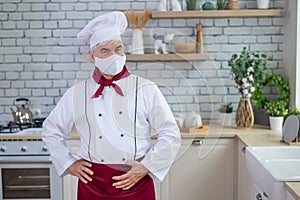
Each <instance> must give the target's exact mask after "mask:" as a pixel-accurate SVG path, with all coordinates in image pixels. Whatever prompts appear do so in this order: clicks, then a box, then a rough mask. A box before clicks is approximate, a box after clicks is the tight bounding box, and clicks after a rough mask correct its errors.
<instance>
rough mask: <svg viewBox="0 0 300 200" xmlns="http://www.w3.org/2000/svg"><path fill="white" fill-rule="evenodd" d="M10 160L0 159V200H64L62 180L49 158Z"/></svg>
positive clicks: (36, 157) (35, 157) (12, 158)
mask: <svg viewBox="0 0 300 200" xmlns="http://www.w3.org/2000/svg"><path fill="white" fill-rule="evenodd" d="M26 157H27V156H26ZM10 158H11V159H8V158H7V157H6V158H5V159H3V157H1V158H0V182H1V191H0V199H3V200H7V199H9V200H13V199H14V200H21V199H22V200H25V199H26V200H50V199H53V200H62V196H63V195H62V178H60V177H59V176H58V175H57V173H56V171H55V169H54V167H53V165H52V163H51V162H50V161H49V157H48V158H45V156H41V157H39V156H34V158H29V157H28V158H26V160H25V159H24V157H21V158H17V157H11V156H10ZM20 159H21V160H23V161H21V160H20Z"/></svg>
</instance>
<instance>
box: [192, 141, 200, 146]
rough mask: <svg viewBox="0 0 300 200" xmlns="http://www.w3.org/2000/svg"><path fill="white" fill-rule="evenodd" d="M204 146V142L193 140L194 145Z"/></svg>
mask: <svg viewBox="0 0 300 200" xmlns="http://www.w3.org/2000/svg"><path fill="white" fill-rule="evenodd" d="M201 144H203V140H193V142H192V145H201Z"/></svg>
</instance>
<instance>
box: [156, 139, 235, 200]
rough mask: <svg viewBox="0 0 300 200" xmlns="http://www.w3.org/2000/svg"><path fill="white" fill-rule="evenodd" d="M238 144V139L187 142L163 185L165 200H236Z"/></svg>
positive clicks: (184, 143) (187, 140)
mask: <svg viewBox="0 0 300 200" xmlns="http://www.w3.org/2000/svg"><path fill="white" fill-rule="evenodd" d="M202 142H203V143H202ZM234 143H235V140H234V139H212V138H211V139H202V140H190V139H183V141H182V146H181V149H180V151H179V154H178V156H177V159H176V160H175V162H174V164H173V166H172V168H171V170H170V172H169V174H168V176H167V177H166V181H165V182H164V183H163V184H165V190H164V191H163V192H165V193H164V194H163V196H162V199H164V200H182V199H188V200H220V199H222V200H234V199H235V197H234V196H235V195H234V194H235V189H234V171H235V167H234V166H235V163H234V157H235V147H234V146H235V145H234Z"/></svg>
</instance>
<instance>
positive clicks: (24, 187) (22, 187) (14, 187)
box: [5, 185, 50, 190]
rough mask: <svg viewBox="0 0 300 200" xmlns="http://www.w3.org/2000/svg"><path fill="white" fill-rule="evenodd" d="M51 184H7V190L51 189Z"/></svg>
mask: <svg viewBox="0 0 300 200" xmlns="http://www.w3.org/2000/svg"><path fill="white" fill-rule="evenodd" d="M49 188H50V185H7V186H5V189H6V190H49Z"/></svg>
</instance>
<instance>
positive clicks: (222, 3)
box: [217, 0, 227, 10]
mask: <svg viewBox="0 0 300 200" xmlns="http://www.w3.org/2000/svg"><path fill="white" fill-rule="evenodd" d="M226 1H227V0H218V1H217V6H218V10H224V9H225V6H226Z"/></svg>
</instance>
